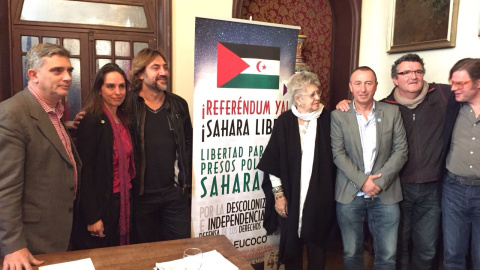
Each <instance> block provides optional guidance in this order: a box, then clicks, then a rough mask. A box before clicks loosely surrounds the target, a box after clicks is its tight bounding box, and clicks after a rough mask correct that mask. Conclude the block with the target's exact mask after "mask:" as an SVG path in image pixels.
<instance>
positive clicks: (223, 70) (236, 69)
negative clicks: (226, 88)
mask: <svg viewBox="0 0 480 270" xmlns="http://www.w3.org/2000/svg"><path fill="white" fill-rule="evenodd" d="M248 67H250V65H249V64H247V63H246V62H245V61H243V59H242V58H240V57H238V56H237V55H236V54H235V53H233V52H232V51H230V50H229V49H227V48H226V47H225V46H223V45H222V44H221V43H220V42H217V87H221V86H222V85H224V84H226V83H227V82H229V81H230V80H231V79H233V78H235V77H236V76H237V75H238V74H240V73H242V71H244V70H245V69H247V68H248Z"/></svg>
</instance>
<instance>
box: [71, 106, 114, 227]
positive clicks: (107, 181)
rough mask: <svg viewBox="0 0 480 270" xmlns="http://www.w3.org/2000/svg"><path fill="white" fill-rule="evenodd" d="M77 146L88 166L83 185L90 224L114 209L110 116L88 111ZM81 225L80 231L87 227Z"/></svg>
mask: <svg viewBox="0 0 480 270" xmlns="http://www.w3.org/2000/svg"><path fill="white" fill-rule="evenodd" d="M77 149H78V153H79V155H80V158H81V159H82V162H83V164H84V166H83V167H82V186H81V188H80V196H81V201H80V214H81V219H80V220H83V221H85V222H86V223H87V224H93V223H95V222H97V221H98V220H99V219H102V220H103V221H104V218H103V217H104V216H105V213H106V212H107V211H108V210H109V209H111V207H110V202H111V199H112V194H113V132H112V127H111V125H110V121H109V120H108V117H107V116H106V115H105V114H104V113H102V115H101V116H97V115H93V114H91V113H87V114H86V115H85V116H84V117H83V119H82V121H80V125H79V126H78V130H77ZM82 227H83V226H82V225H81V226H80V228H79V229H80V230H86V227H83V228H82Z"/></svg>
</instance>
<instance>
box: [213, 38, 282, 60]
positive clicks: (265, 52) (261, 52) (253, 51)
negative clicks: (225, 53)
mask: <svg viewBox="0 0 480 270" xmlns="http://www.w3.org/2000/svg"><path fill="white" fill-rule="evenodd" d="M220 44H222V45H223V46H225V47H226V48H227V49H229V50H230V51H232V52H233V53H235V54H236V55H237V56H238V57H240V58H258V59H264V60H278V61H280V47H269V46H260V45H247V44H236V43H227V42H220Z"/></svg>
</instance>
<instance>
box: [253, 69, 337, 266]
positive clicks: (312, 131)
mask: <svg viewBox="0 0 480 270" xmlns="http://www.w3.org/2000/svg"><path fill="white" fill-rule="evenodd" d="M287 87H288V91H291V93H292V96H293V100H292V107H291V110H288V111H286V112H284V113H283V114H282V115H280V116H279V117H278V119H277V121H276V122H275V126H274V129H273V132H272V135H271V137H270V141H269V142H268V145H267V147H266V148H265V151H264V153H263V155H262V158H261V160H260V162H259V164H258V167H257V168H258V169H260V170H262V171H263V172H264V173H265V177H264V181H263V184H262V188H263V190H264V192H265V197H266V210H265V219H264V227H265V229H266V230H267V234H271V233H273V232H275V231H276V230H277V226H278V225H280V232H281V236H280V254H279V257H280V261H281V262H282V263H284V264H285V269H287V270H288V269H303V268H302V258H303V256H302V253H303V246H304V245H306V247H307V258H308V269H323V268H324V267H325V248H326V245H327V242H328V239H329V236H330V234H331V232H332V229H333V227H334V225H335V200H334V181H335V166H334V164H333V160H332V149H331V144H330V112H329V111H328V110H326V109H325V108H324V106H323V105H322V103H320V97H321V92H320V89H319V87H320V82H319V80H318V77H317V75H315V74H314V73H311V72H300V73H297V74H295V75H293V76H292V77H291V78H290V81H289V82H288V84H287ZM274 210H275V211H274Z"/></svg>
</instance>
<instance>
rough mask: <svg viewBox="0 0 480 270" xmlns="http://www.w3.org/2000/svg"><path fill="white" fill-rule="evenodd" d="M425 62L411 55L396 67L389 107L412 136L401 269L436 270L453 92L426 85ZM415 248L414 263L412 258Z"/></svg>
mask: <svg viewBox="0 0 480 270" xmlns="http://www.w3.org/2000/svg"><path fill="white" fill-rule="evenodd" d="M424 74H425V67H424V63H423V59H422V58H420V56H418V55H417V54H412V53H409V54H406V55H403V56H402V57H400V58H399V59H397V60H396V61H395V62H394V64H393V65H392V70H391V76H392V81H393V83H394V84H395V88H394V89H393V91H392V92H391V94H390V95H389V96H388V97H387V98H385V99H384V100H382V101H384V102H387V103H390V104H395V105H398V107H399V108H400V112H401V114H402V118H403V124H404V126H405V130H406V132H407V141H408V161H407V163H405V166H403V168H402V170H401V171H400V182H401V184H402V193H403V201H402V202H401V203H400V210H401V213H402V215H401V219H400V227H399V237H398V251H397V253H398V254H397V264H398V267H397V269H408V266H409V260H411V262H410V266H411V269H423V270H427V269H433V266H434V263H435V262H434V258H435V255H436V250H437V246H438V245H437V243H438V236H439V234H440V217H441V209H440V192H439V186H438V183H439V180H440V179H441V165H442V159H441V149H440V147H439V146H440V145H442V144H443V139H442V132H441V131H442V128H443V123H444V120H445V110H446V107H447V100H448V97H449V96H450V89H449V88H450V87H449V85H446V84H436V83H430V84H429V83H427V82H426V81H425V80H424V78H423V76H424ZM410 243H412V245H411V258H410V256H409V254H410V250H409V246H410Z"/></svg>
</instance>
